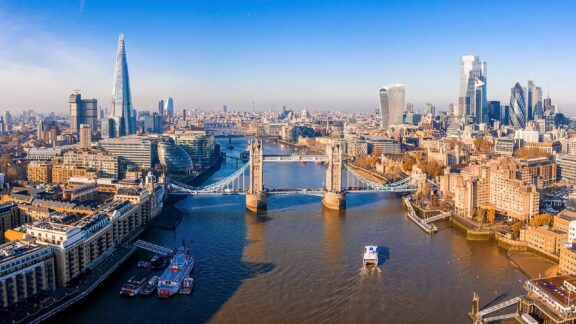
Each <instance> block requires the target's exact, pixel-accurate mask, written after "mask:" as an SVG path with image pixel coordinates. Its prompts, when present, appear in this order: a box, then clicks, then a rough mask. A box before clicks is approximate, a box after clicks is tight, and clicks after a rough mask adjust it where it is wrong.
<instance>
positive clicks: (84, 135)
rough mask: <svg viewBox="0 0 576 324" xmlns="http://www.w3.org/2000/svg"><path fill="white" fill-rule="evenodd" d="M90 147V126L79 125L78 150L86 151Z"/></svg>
mask: <svg viewBox="0 0 576 324" xmlns="http://www.w3.org/2000/svg"><path fill="white" fill-rule="evenodd" d="M90 146H92V129H91V128H90V125H87V124H82V125H80V148H83V149H88V148H90Z"/></svg>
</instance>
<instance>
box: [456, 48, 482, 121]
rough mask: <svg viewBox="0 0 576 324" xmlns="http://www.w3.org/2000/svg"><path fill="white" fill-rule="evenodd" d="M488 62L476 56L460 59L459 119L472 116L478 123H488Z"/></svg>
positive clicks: (466, 56)
mask: <svg viewBox="0 0 576 324" xmlns="http://www.w3.org/2000/svg"><path fill="white" fill-rule="evenodd" d="M486 74H487V70H486V62H481V61H480V58H479V57H478V56H475V55H464V56H462V57H461V59H460V95H459V98H458V113H456V114H455V115H456V116H457V117H463V116H471V117H473V119H474V121H475V122H476V123H478V124H479V123H484V122H487V120H486V119H487V112H488V107H487V106H488V102H487V99H486V98H487V93H486V81H487V80H486Z"/></svg>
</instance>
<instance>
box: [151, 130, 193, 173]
mask: <svg viewBox="0 0 576 324" xmlns="http://www.w3.org/2000/svg"><path fill="white" fill-rule="evenodd" d="M158 159H159V160H160V163H161V164H162V165H163V166H165V167H166V169H167V171H168V173H171V174H188V173H190V171H191V170H192V159H191V158H190V156H189V155H188V153H186V151H185V150H184V149H183V148H182V147H180V146H178V145H176V143H175V142H174V140H173V139H171V138H166V139H164V140H163V141H161V142H159V143H158Z"/></svg>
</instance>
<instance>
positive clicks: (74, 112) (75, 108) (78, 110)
mask: <svg viewBox="0 0 576 324" xmlns="http://www.w3.org/2000/svg"><path fill="white" fill-rule="evenodd" d="M69 104H70V129H71V130H72V131H73V132H75V133H78V132H79V131H80V125H81V124H86V125H89V126H90V127H91V128H92V129H96V127H97V126H98V101H97V100H96V99H82V96H81V95H80V94H79V93H74V94H71V95H70V100H69Z"/></svg>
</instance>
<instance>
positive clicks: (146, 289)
mask: <svg viewBox="0 0 576 324" xmlns="http://www.w3.org/2000/svg"><path fill="white" fill-rule="evenodd" d="M159 278H160V277H158V276H152V277H150V279H148V281H146V283H145V284H144V286H143V287H142V289H140V294H141V295H150V294H152V293H153V292H154V290H156V287H158V279H159Z"/></svg>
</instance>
